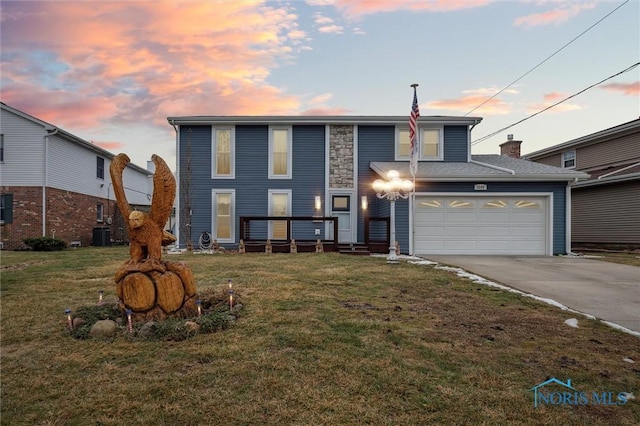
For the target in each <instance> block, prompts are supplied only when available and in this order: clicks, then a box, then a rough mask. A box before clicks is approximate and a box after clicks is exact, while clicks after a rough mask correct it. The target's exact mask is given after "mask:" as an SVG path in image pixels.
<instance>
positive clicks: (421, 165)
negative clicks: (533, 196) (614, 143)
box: [370, 154, 589, 182]
mask: <svg viewBox="0 0 640 426" xmlns="http://www.w3.org/2000/svg"><path fill="white" fill-rule="evenodd" d="M370 167H371V169H372V170H374V171H375V172H376V173H378V174H379V175H380V176H383V177H384V176H386V174H387V172H388V171H389V170H397V171H398V172H399V173H400V175H401V176H411V174H410V172H409V161H379V162H378V161H375V162H371V164H370ZM588 177H589V175H588V174H586V173H583V172H577V171H575V170H571V169H563V168H560V167H554V166H548V165H546V164H540V163H534V162H532V161H527V160H520V159H517V158H511V157H507V156H504V155H497V154H486V155H472V156H471V162H468V163H467V162H436V161H433V162H426V161H419V162H418V170H417V172H416V181H435V182H437V181H458V182H465V181H476V180H479V179H480V180H483V181H574V180H580V179H587V178H588Z"/></svg>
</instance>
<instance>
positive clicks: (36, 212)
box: [0, 103, 153, 249]
mask: <svg viewBox="0 0 640 426" xmlns="http://www.w3.org/2000/svg"><path fill="white" fill-rule="evenodd" d="M0 107H1V113H2V115H1V116H0V242H1V243H2V247H3V248H4V249H18V248H21V247H24V244H23V240H24V239H25V238H33V237H41V236H55V237H56V238H59V239H62V240H64V241H66V242H67V244H70V245H81V246H88V245H92V244H93V245H101V246H102V245H109V244H110V241H111V240H122V241H124V239H125V238H126V235H125V230H126V226H125V224H124V221H123V219H122V217H121V216H120V215H119V212H118V210H117V208H116V205H115V197H114V193H113V187H112V185H111V177H110V175H109V165H110V163H111V159H112V158H113V157H114V154H112V153H110V152H108V151H106V150H104V149H102V148H100V147H98V146H96V145H94V144H92V143H90V142H87V141H85V140H83V139H80V138H78V137H77V136H74V135H72V134H70V133H68V132H66V131H64V130H63V129H61V128H58V127H56V126H53V125H51V124H49V123H47V122H45V121H43V120H40V119H38V118H36V117H33V116H31V115H29V114H27V113H25V112H23V111H20V110H17V109H15V108H12V107H10V106H9V105H6V104H4V103H0ZM151 176H152V174H151V173H150V172H149V171H147V170H145V169H143V168H141V167H138V166H135V165H133V164H131V165H129V166H128V167H127V168H126V170H125V172H124V181H125V185H126V186H127V189H126V193H127V199H128V201H129V202H130V203H131V204H132V205H136V206H140V208H144V207H145V206H146V207H147V208H148V206H149V205H150V197H151V193H152V190H151V188H152V185H153V182H152V180H151V179H150V177H151Z"/></svg>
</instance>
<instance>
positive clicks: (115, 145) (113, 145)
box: [94, 142, 124, 151]
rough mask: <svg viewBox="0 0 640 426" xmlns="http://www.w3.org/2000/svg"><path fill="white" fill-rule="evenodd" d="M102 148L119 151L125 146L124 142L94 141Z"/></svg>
mask: <svg viewBox="0 0 640 426" xmlns="http://www.w3.org/2000/svg"><path fill="white" fill-rule="evenodd" d="M94 143H95V144H96V145H98V146H99V147H100V148H104V149H106V150H107V151H118V150H121V149H122V148H124V144H123V143H122V142H94Z"/></svg>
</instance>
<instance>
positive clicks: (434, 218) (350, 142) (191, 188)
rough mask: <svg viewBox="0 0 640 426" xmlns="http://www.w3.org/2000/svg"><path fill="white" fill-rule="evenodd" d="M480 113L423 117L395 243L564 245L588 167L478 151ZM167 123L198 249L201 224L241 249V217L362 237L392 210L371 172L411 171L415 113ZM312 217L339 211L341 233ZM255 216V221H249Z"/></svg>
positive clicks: (466, 247)
mask: <svg viewBox="0 0 640 426" xmlns="http://www.w3.org/2000/svg"><path fill="white" fill-rule="evenodd" d="M480 121H481V118H477V117H446V116H422V117H420V118H419V119H418V123H417V133H416V134H417V135H418V141H417V146H418V159H419V161H418V167H417V173H416V175H415V192H414V193H413V194H412V196H410V197H409V199H407V200H399V201H398V202H396V203H395V206H396V208H395V212H396V213H395V217H396V220H395V223H396V227H395V228H396V229H395V231H396V240H397V241H398V242H399V244H400V251H401V252H402V253H415V254H420V255H428V254H489V255H515V254H527V255H554V254H562V253H566V252H567V248H568V244H567V242H568V241H569V237H570V236H569V234H568V233H569V230H568V228H567V227H566V223H567V217H568V216H567V213H568V211H569V206H570V204H569V203H570V200H569V199H568V198H567V194H569V191H568V187H569V184H570V183H573V182H574V181H575V180H576V179H586V178H587V175H586V174H584V173H580V172H576V171H574V170H569V169H566V168H561V167H552V166H547V165H543V164H536V163H532V162H530V161H525V160H519V159H513V158H508V157H505V156H500V155H471V143H470V141H471V131H472V129H473V127H475V126H476V125H477V124H478V123H479V122H480ZM168 122H169V124H170V125H172V126H174V128H175V129H176V131H177V133H176V157H177V162H178V164H177V168H176V170H177V174H178V175H179V176H178V179H177V180H178V184H179V191H178V194H179V206H178V208H177V211H178V218H177V222H178V225H179V226H178V227H177V228H178V230H179V231H180V232H181V233H180V236H179V244H180V245H182V246H184V244H185V243H186V242H187V241H186V240H187V238H186V235H185V234H187V232H185V230H186V229H187V227H186V225H189V229H192V230H193V233H192V234H191V237H190V242H191V243H192V244H194V245H196V244H197V242H198V235H199V234H200V233H201V232H203V231H206V232H210V233H211V234H212V237H213V238H214V239H216V240H217V242H218V243H220V244H221V245H223V246H227V247H229V248H234V247H238V245H239V243H240V239H244V238H245V237H246V235H247V234H246V231H247V226H244V225H245V224H246V223H249V224H250V226H249V227H250V236H251V238H254V235H257V236H258V237H257V238H256V239H259V238H262V239H265V240H266V239H269V240H278V242H280V241H282V240H287V241H283V244H284V243H286V242H288V240H290V239H291V238H292V239H295V240H296V242H297V241H298V240H303V241H308V240H312V241H313V240H315V239H316V238H317V239H323V240H324V239H327V240H328V239H331V240H332V241H335V240H336V239H337V240H338V243H340V244H346V245H360V244H366V243H367V240H368V238H369V236H370V235H368V232H367V229H369V231H371V228H367V226H368V225H367V224H370V223H371V222H372V221H380V222H382V223H384V222H383V220H385V219H390V217H391V209H390V202H389V201H387V200H383V199H379V198H378V197H377V196H376V193H375V191H374V190H373V188H372V183H373V182H374V180H376V179H377V178H379V177H385V176H386V175H387V172H388V171H390V170H396V171H398V172H399V174H400V176H401V177H402V178H404V179H411V175H410V172H409V159H410V157H409V152H410V151H409V117H408V115H407V116H406V117H405V116H235V117H234V116H188V117H168ZM185 205H187V206H188V208H185ZM185 215H188V217H185ZM316 215H317V216H319V217H323V218H328V217H333V218H337V226H338V231H337V232H336V230H335V229H332V226H334V225H333V222H330V223H329V224H327V223H325V224H324V225H323V224H322V223H313V222H312V221H313V220H314V218H315V217H316ZM248 217H249V218H251V217H258V218H259V219H256V222H255V223H253V222H246V220H247V218H248ZM274 217H287V218H290V219H287V220H290V221H291V227H288V228H286V229H285V228H278V227H276V226H275V225H276V224H277V223H278V222H283V220H282V219H277V220H273V219H269V218H274ZM298 217H304V218H311V219H310V220H309V222H310V223H304V222H301V223H297V222H295V221H294V220H296V219H295V218H298ZM248 220H253V219H248ZM259 220H263V222H265V221H267V222H269V221H270V222H269V223H268V224H265V223H260V222H259ZM330 220H332V221H333V220H335V219H330ZM316 222H317V221H316ZM389 223H391V222H390V221H389ZM388 238H389V237H388V235H387V241H386V242H387V243H388ZM334 244H335V243H334ZM387 247H388V244H387Z"/></svg>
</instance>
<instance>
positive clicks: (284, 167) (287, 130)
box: [269, 126, 292, 179]
mask: <svg viewBox="0 0 640 426" xmlns="http://www.w3.org/2000/svg"><path fill="white" fill-rule="evenodd" d="M291 147H292V129H291V126H278V127H275V126H272V127H269V178H270V179H291V157H292V151H291Z"/></svg>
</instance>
